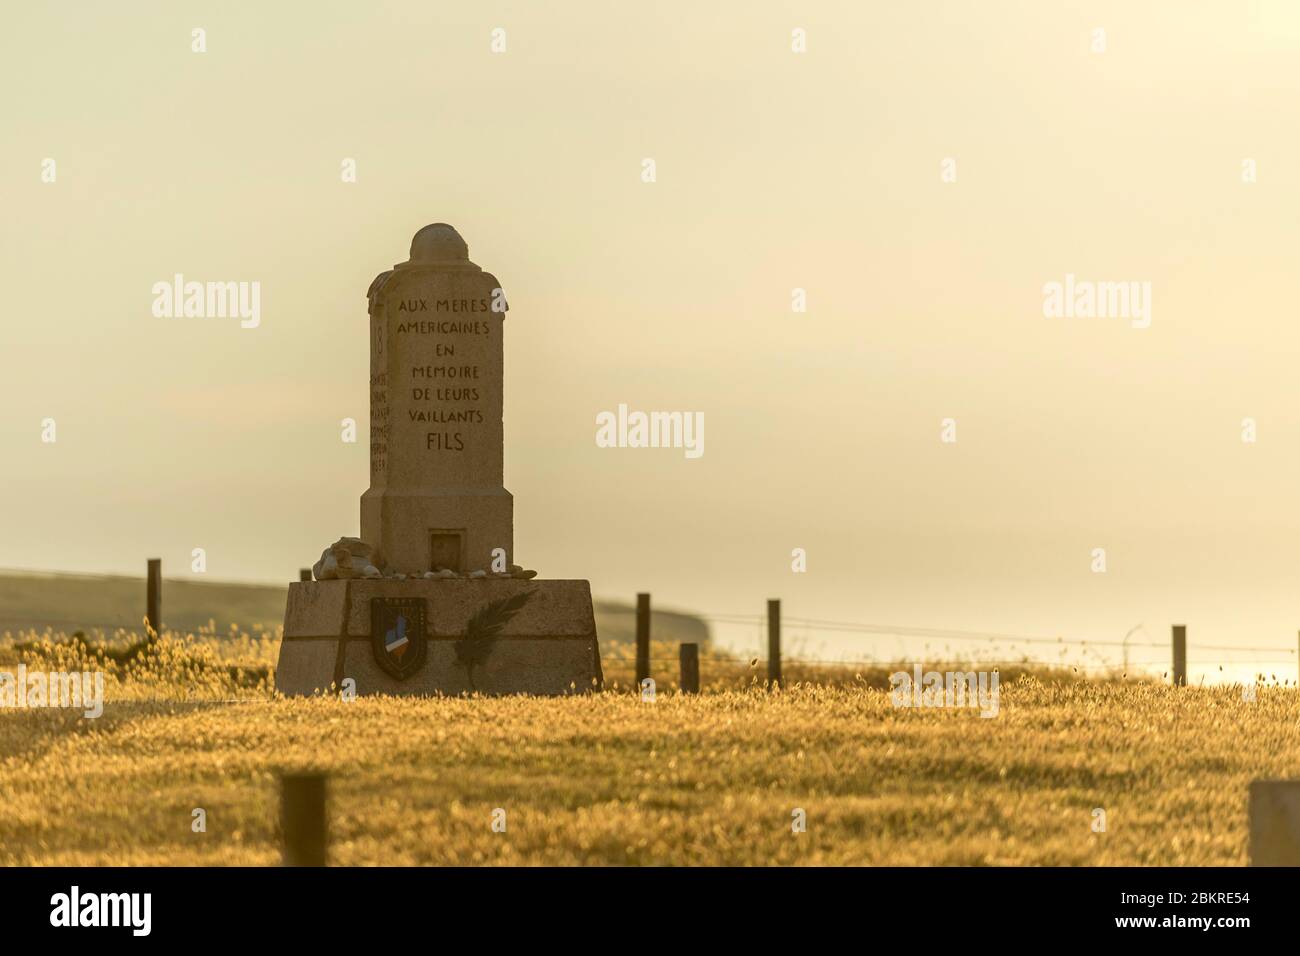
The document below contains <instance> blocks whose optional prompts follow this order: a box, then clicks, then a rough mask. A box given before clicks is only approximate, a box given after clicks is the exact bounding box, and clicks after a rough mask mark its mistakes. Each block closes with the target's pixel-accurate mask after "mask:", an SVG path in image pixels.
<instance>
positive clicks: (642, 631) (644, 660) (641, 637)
mask: <svg viewBox="0 0 1300 956" xmlns="http://www.w3.org/2000/svg"><path fill="white" fill-rule="evenodd" d="M649 676H650V595H649V594H638V595H637V596H636V687H637V690H638V691H640V690H641V682H642V681H643V680H645V679H646V678H647V677H649Z"/></svg>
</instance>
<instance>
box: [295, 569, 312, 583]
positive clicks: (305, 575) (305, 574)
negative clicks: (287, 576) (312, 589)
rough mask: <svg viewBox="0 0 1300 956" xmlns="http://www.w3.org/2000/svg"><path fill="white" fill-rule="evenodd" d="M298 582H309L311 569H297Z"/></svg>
mask: <svg viewBox="0 0 1300 956" xmlns="http://www.w3.org/2000/svg"><path fill="white" fill-rule="evenodd" d="M298 580H299V581H310V580H311V568H299V569H298Z"/></svg>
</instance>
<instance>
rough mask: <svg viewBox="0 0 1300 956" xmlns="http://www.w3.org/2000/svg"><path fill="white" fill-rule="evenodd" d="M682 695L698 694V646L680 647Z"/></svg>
mask: <svg viewBox="0 0 1300 956" xmlns="http://www.w3.org/2000/svg"><path fill="white" fill-rule="evenodd" d="M680 654H681V661H682V693H683V694H698V693H699V692H700V645H698V644H683V645H682V646H681V651H680Z"/></svg>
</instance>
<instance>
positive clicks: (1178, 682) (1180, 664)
mask: <svg viewBox="0 0 1300 956" xmlns="http://www.w3.org/2000/svg"><path fill="white" fill-rule="evenodd" d="M1174 686H1175V687H1186V686H1187V625H1186V624H1175V625H1174Z"/></svg>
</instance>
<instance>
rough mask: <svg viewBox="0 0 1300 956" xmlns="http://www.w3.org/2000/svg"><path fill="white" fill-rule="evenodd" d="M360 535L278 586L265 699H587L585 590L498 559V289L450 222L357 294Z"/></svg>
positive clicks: (591, 645)
mask: <svg viewBox="0 0 1300 956" xmlns="http://www.w3.org/2000/svg"><path fill="white" fill-rule="evenodd" d="M368 298H369V301H370V310H369V311H370V488H369V489H368V490H367V491H366V492H365V494H363V495H362V496H361V537H360V538H346V537H345V538H340V539H339V540H338V541H337V542H336V543H335V544H333V545H331V546H330V547H329V548H326V549H325V552H324V553H323V554H322V555H321V559H320V561H318V562H317V563H316V566H315V568H313V576H314V578H315V580H312V581H305V582H297V583H294V584H291V585H290V586H289V600H288V605H287V608H286V610H285V620H284V640H283V642H282V643H281V646H280V661H279V665H278V667H277V668H276V687H277V689H278V690H280V691H281V692H282V693H284V694H288V695H300V694H311V693H316V692H329V691H331V690H332V689H343V690H347V689H349V684H348V683H347V682H348V681H349V680H350V681H352V682H353V683H352V685H351V687H352V689H355V691H356V693H358V694H366V693H389V694H436V693H444V694H459V693H462V692H465V691H478V692H483V693H498V694H499V693H533V694H564V693H575V692H579V693H580V692H586V691H589V690H593V689H600V687H601V684H602V675H601V667H600V651H599V647H598V645H597V641H596V625H595V617H594V615H593V612H592V604H591V588H590V585H589V584H588V583H587V582H586V581H547V580H533V578H534V576H535V572H533V571H526V570H524V569H523V568H522V567H521V566H520V565H518V564H515V563H513V561H514V499H513V498H512V497H511V495H510V492H508V491H506V489H505V487H504V486H503V484H502V477H503V448H502V446H503V441H502V423H501V418H502V378H503V361H502V359H503V338H504V335H503V333H504V329H505V312H506V309H507V305H506V298H505V294H504V293H503V292H502V290H501V286H500V283H498V282H497V280H496V278H495V277H494V276H492V275H491V274H489V273H487V272H484V271H483V270H482V269H480V268H479V267H478V266H476V265H475V264H474V263H472V262H471V261H470V260H469V249H468V247H467V246H466V244H465V240H464V239H462V238H461V237H460V234H459V233H458V232H456V230H455V229H453V228H452V227H451V226H449V225H447V224H445V223H435V224H434V225H431V226H425V227H424V228H423V229H421V230H420V231H419V232H417V233H416V234H415V238H414V239H413V240H412V241H411V254H410V258H409V259H408V260H407V261H406V262H402V263H399V264H398V265H396V266H394V267H393V268H392V269H390V270H388V271H387V272H383V273H380V274H379V276H378V277H377V278H376V279H375V281H374V282H372V283H371V284H370V291H369V294H368Z"/></svg>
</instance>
